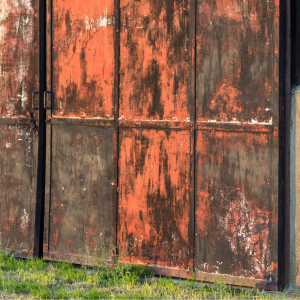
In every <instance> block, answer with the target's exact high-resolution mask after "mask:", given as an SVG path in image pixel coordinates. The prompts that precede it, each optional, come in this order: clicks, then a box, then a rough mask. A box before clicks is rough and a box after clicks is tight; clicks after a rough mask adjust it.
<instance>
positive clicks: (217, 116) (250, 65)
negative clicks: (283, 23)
mask: <svg viewBox="0 0 300 300" xmlns="http://www.w3.org/2000/svg"><path fill="white" fill-rule="evenodd" d="M278 12H279V5H278V1H274V0H272V1H268V2H264V1H259V0H251V1H243V2H239V1H227V0H217V1H210V0H203V1H199V2H197V38H196V40H197V119H198V120H207V119H210V120H216V121H222V122H228V121H234V120H237V121H240V122H245V121H251V120H256V121H257V122H267V123H268V122H270V120H271V119H272V115H273V109H276V108H274V107H273V105H274V104H275V103H277V98H278V86H277V85H278V67H276V66H278V41H279V29H278V26H279V25H278V24H279V18H278ZM275 113H276V111H275Z"/></svg>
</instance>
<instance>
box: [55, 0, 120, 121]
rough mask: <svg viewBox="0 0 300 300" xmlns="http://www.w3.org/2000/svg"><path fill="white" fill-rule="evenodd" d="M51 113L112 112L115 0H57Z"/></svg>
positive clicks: (98, 114)
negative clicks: (52, 108)
mask: <svg viewBox="0 0 300 300" xmlns="http://www.w3.org/2000/svg"><path fill="white" fill-rule="evenodd" d="M52 16H53V87H54V90H53V91H54V95H55V99H56V102H55V106H54V112H53V114H54V115H55V116H64V117H67V116H68V117H89V118H90V117H95V118H105V119H109V118H113V106H114V104H113V88H114V70H115V65H114V63H115V62H114V43H113V28H114V22H115V20H114V1H100V2H99V1H92V2H91V1H89V3H88V4H87V3H86V2H84V1H80V0H68V1H62V0H54V1H53V13H52Z"/></svg>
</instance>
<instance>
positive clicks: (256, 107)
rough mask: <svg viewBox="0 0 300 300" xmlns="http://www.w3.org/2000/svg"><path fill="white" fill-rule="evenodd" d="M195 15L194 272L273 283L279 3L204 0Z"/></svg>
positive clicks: (231, 280) (237, 280)
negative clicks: (268, 280)
mask: <svg viewBox="0 0 300 300" xmlns="http://www.w3.org/2000/svg"><path fill="white" fill-rule="evenodd" d="M196 19H197V20H196V26H197V27H196V32H197V34H196V36H197V40H196V46H197V52H196V64H197V66H196V67H197V68H196V78H197V79H196V85H197V88H196V89H197V92H196V97H197V110H196V120H197V122H196V124H197V125H196V127H197V133H196V191H195V192H196V208H195V209H196V236H195V237H196V238H195V270H196V271H197V272H196V273H197V274H198V276H199V278H204V279H209V280H214V278H216V276H217V275H216V274H217V273H221V274H224V275H226V274H227V275H231V276H232V277H228V278H227V281H228V282H229V283H233V284H239V285H249V284H252V285H255V280H256V283H259V281H260V280H262V279H264V277H265V276H269V279H272V280H271V281H272V283H271V284H272V285H274V286H275V287H276V281H277V278H278V272H277V271H278V252H277V251H278V249H277V245H278V242H277V241H278V238H277V236H278V109H279V75H278V74H279V73H278V69H279V55H278V51H279V2H278V1H275V0H274V1H273V0H271V1H260V0H251V1H224V0H220V1H219V0H217V1H208V0H201V1H198V2H197V17H196ZM206 273H208V274H206ZM251 282H252V283H251ZM273 288H274V287H273Z"/></svg>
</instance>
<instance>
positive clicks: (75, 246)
mask: <svg viewBox="0 0 300 300" xmlns="http://www.w3.org/2000/svg"><path fill="white" fill-rule="evenodd" d="M52 134H53V138H52V161H51V166H52V168H51V169H52V171H51V202H50V204H49V205H50V207H49V209H50V211H49V212H48V213H49V214H50V217H49V225H48V226H49V227H48V232H47V234H48V237H47V238H48V243H49V244H48V245H44V251H45V252H44V256H45V257H46V258H48V257H51V255H52V258H55V259H60V256H63V255H65V254H68V255H71V256H72V255H73V254H75V256H74V257H76V254H77V255H78V257H79V258H80V256H81V259H82V256H84V255H85V254H86V253H85V252H84V251H86V250H87V248H88V251H89V253H90V254H91V255H92V254H93V253H95V251H96V250H99V249H101V248H100V247H105V246H111V244H112V235H113V234H112V200H111V199H112V188H111V185H112V182H113V176H114V174H113V152H112V151H111V149H112V148H113V128H112V127H110V128H98V127H91V126H90V127H86V126H76V125H74V126H70V125H52ZM80 249H81V250H80ZM102 250H103V249H102Z"/></svg>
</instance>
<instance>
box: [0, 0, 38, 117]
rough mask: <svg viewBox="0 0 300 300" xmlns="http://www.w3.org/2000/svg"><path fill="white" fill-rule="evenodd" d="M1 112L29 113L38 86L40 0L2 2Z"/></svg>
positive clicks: (20, 114)
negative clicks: (34, 91) (32, 94)
mask: <svg viewBox="0 0 300 300" xmlns="http://www.w3.org/2000/svg"><path fill="white" fill-rule="evenodd" d="M0 9H1V17H0V28H1V32H0V64H1V70H0V93H1V102H0V115H1V116H2V117H3V116H29V114H28V111H31V101H30V98H31V93H32V92H33V90H34V89H37V88H38V56H37V53H36V52H37V51H38V18H37V12H38V2H37V1H36V0H25V1H22V0H16V1H2V2H1V4H0Z"/></svg>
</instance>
